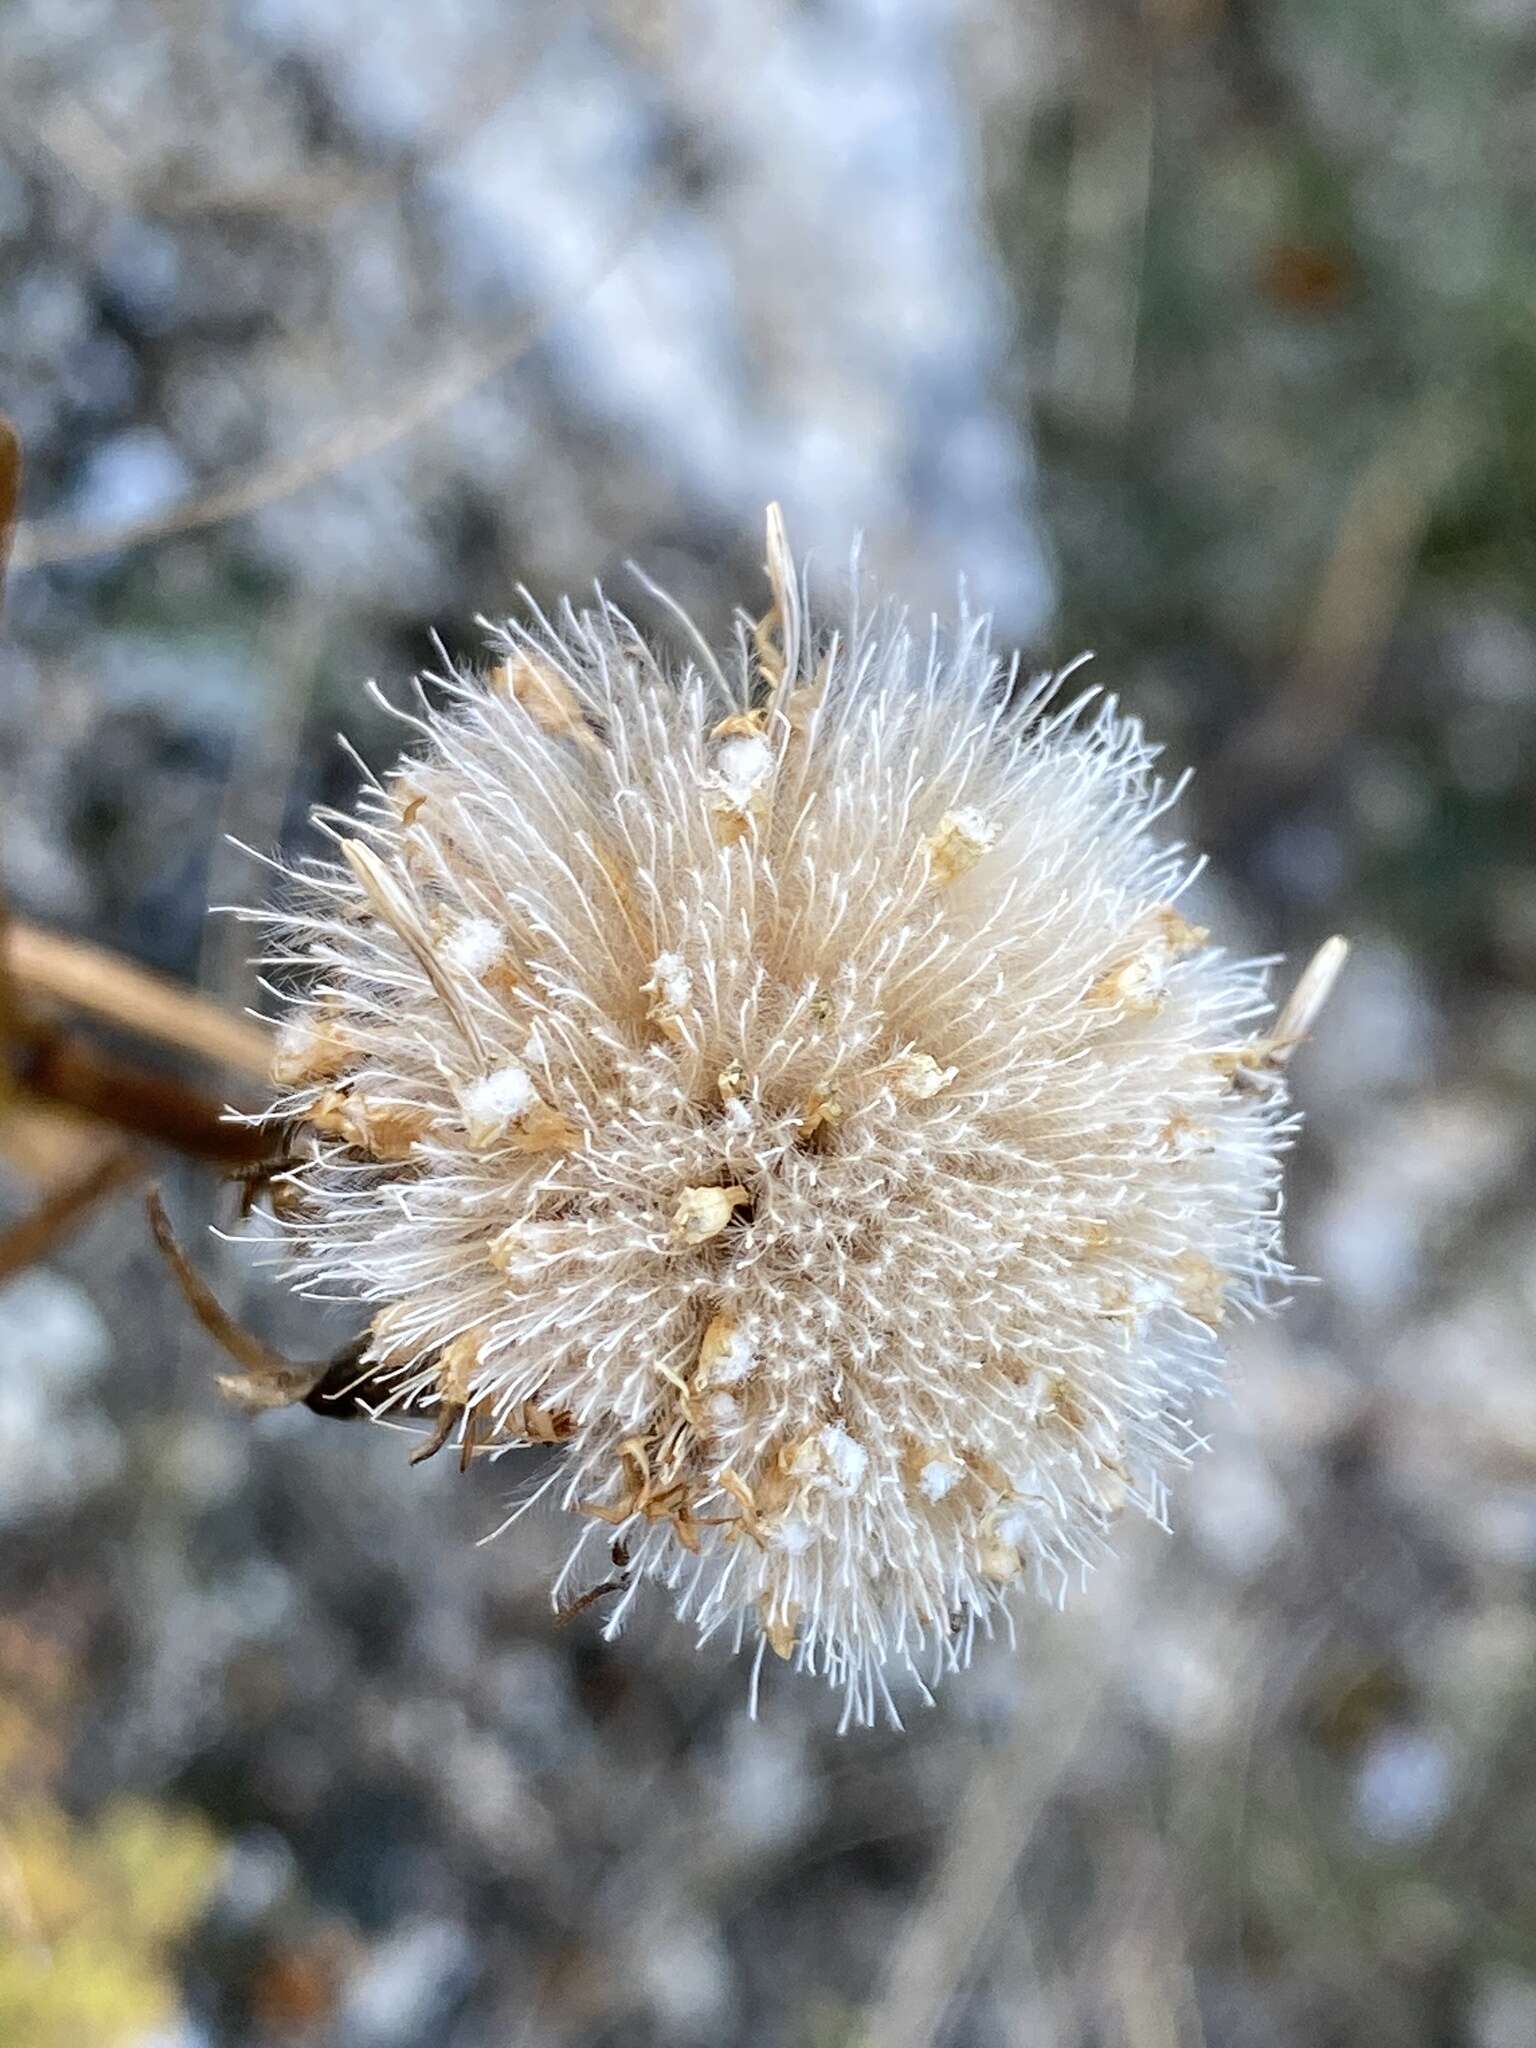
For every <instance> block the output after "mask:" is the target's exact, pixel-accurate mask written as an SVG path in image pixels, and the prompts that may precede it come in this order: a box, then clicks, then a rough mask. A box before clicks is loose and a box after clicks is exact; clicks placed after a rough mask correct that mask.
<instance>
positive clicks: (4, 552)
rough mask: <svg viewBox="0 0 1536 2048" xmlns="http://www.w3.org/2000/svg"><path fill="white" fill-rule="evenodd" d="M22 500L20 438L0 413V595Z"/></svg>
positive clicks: (2, 590) (3, 585)
mask: <svg viewBox="0 0 1536 2048" xmlns="http://www.w3.org/2000/svg"><path fill="white" fill-rule="evenodd" d="M20 503H21V438H20V436H19V435H18V434H17V432H16V429H15V428H14V427H13V426H12V425H11V423H10V421H9V420H8V419H7V418H6V416H5V414H4V413H3V412H0V594H3V592H4V589H5V571H6V567H7V564H8V563H9V562H10V559H11V543H12V541H13V540H14V539H15V537H16V508H17V506H18V505H19V504H20Z"/></svg>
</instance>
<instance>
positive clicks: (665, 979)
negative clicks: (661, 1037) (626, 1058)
mask: <svg viewBox="0 0 1536 2048" xmlns="http://www.w3.org/2000/svg"><path fill="white" fill-rule="evenodd" d="M640 993H641V994H642V995H644V996H650V997H651V998H652V1001H651V1005H650V1008H649V1009H648V1010H647V1011H646V1013H645V1015H646V1021H647V1022H648V1023H651V1024H654V1025H655V1026H656V1028H657V1030H658V1031H661V1032H662V1033H664V1034H665V1036H666V1037H668V1038H670V1039H672V1040H674V1041H681V1039H682V1038H683V1037H684V1035H685V1033H684V1027H683V1022H682V1012H683V1009H684V1007H685V1006H686V1005H687V1004H688V1003H689V1002H690V1001H691V1000H692V996H693V976H692V974H690V972H689V971H688V966H687V963H686V962H685V961H684V960H683V958H682V955H681V954H679V953H662V954H659V955H658V956H657V958H656V959H655V960H654V961H653V962H652V965H651V978H650V980H649V981H646V982H642V983H641V985H640Z"/></svg>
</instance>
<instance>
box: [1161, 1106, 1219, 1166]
mask: <svg viewBox="0 0 1536 2048" xmlns="http://www.w3.org/2000/svg"><path fill="white" fill-rule="evenodd" d="M1157 1142H1158V1145H1159V1147H1160V1149H1161V1150H1162V1151H1163V1152H1165V1153H1166V1154H1167V1156H1168V1157H1169V1158H1170V1159H1198V1158H1200V1157H1201V1156H1202V1155H1203V1154H1204V1153H1207V1152H1214V1151H1215V1149H1216V1138H1215V1134H1214V1132H1213V1131H1212V1129H1211V1127H1210V1125H1209V1124H1203V1123H1200V1122H1199V1121H1198V1120H1197V1119H1196V1118H1195V1117H1192V1116H1190V1115H1189V1114H1188V1113H1187V1111H1185V1110H1182V1109H1176V1110H1175V1111H1174V1113H1173V1115H1172V1116H1171V1117H1169V1119H1168V1121H1167V1123H1165V1124H1164V1125H1163V1127H1162V1129H1161V1130H1160V1131H1159V1132H1158V1134H1157Z"/></svg>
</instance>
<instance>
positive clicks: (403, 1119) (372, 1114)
mask: <svg viewBox="0 0 1536 2048" xmlns="http://www.w3.org/2000/svg"><path fill="white" fill-rule="evenodd" d="M304 1114H305V1117H306V1119H307V1121H308V1122H309V1123H311V1124H312V1125H313V1126H314V1128H315V1129H316V1130H317V1131H324V1132H326V1133H327V1134H328V1135H329V1136H331V1137H335V1138H342V1139H344V1140H345V1141H346V1143H347V1144H349V1145H353V1146H355V1147H356V1148H357V1150H358V1151H359V1152H366V1153H368V1154H369V1155H370V1157H371V1158H374V1159H409V1158H410V1156H411V1151H412V1148H413V1147H414V1145H415V1144H416V1141H417V1139H418V1138H424V1137H425V1136H426V1135H427V1133H428V1132H429V1131H430V1130H431V1129H432V1127H433V1125H434V1123H435V1122H436V1118H435V1116H434V1114H433V1112H432V1111H431V1110H429V1109H423V1108H422V1107H421V1105H420V1104H419V1103H413V1102H376V1101H371V1100H370V1099H369V1098H368V1097H367V1096H366V1095H364V1094H362V1093H361V1092H360V1091H359V1090H357V1089H353V1090H351V1091H350V1092H348V1091H344V1090H342V1089H339V1088H327V1090H326V1091H325V1093H324V1094H323V1095H322V1096H321V1097H320V1099H319V1101H318V1102H316V1103H315V1104H314V1105H313V1107H312V1108H310V1109H307V1110H306V1111H305V1112H304Z"/></svg>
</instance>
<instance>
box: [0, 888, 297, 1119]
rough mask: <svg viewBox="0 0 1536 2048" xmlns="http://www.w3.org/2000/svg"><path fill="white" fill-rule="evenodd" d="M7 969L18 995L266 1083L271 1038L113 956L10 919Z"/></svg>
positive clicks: (245, 1020) (265, 1031) (250, 1022)
mask: <svg viewBox="0 0 1536 2048" xmlns="http://www.w3.org/2000/svg"><path fill="white" fill-rule="evenodd" d="M6 963H7V966H8V968H9V972H10V978H11V980H12V982H13V983H14V984H15V986H16V987H17V988H18V989H19V990H20V991H21V993H22V994H23V995H26V996H34V997H35V996H45V997H51V998H52V999H53V1000H54V1001H56V1002H61V1003H67V1004H69V1005H70V1007H71V1008H73V1009H77V1010H85V1011H88V1012H89V1013H90V1015H92V1016H94V1017H101V1018H103V1019H105V1020H106V1021H107V1022H108V1023H111V1024H118V1025H121V1026H122V1027H123V1028H124V1029H125V1030H127V1031H132V1032H134V1033H136V1034H137V1035H138V1036H139V1037H141V1038H153V1039H156V1040H158V1041H159V1043H160V1044H162V1045H173V1046H175V1047H177V1049H178V1050H179V1051H182V1052H190V1053H195V1054H196V1055H197V1057H198V1058H199V1059H206V1060H212V1061H215V1062H216V1063H217V1064H218V1065H220V1066H223V1067H228V1068H229V1069H230V1070H231V1071H232V1072H234V1073H238V1074H243V1075H245V1076H247V1077H248V1078H249V1079H251V1080H253V1081H259V1082H265V1081H266V1079H267V1078H268V1070H269V1068H270V1066H271V1061H272V1034H271V1032H270V1031H269V1030H268V1029H267V1028H266V1027H265V1026H264V1025H261V1024H258V1023H257V1022H256V1021H255V1020H254V1019H253V1018H249V1017H236V1016H233V1015H232V1014H231V1013H230V1012H229V1011H228V1010H225V1009H223V1008H221V1006H220V1005H219V1004H217V1003H212V1002H210V1001H209V1000H208V998H207V997H206V996H200V995H198V994H196V993H195V992H194V991H193V990H191V989H186V988H180V987H178V986H177V984H176V983H175V982H173V981H168V980H167V979H166V978H165V977H164V976H163V975H159V974H152V973H151V972H150V971H149V970H148V968H144V967H140V966H138V965H136V964H135V963H134V962H133V961H131V960H124V959H122V958H121V957H120V956H119V955H118V954H116V953H109V952H107V951H106V950H105V949H104V948H102V947H100V946H92V945H88V944H87V943H86V942H85V941H84V940H82V939H71V938H65V937H63V936H62V935H61V934H59V933H58V932H49V931H43V930H41V929H40V928H39V927H38V926H37V925H35V924H28V923H27V922H26V921H25V920H24V919H21V918H13V919H12V920H11V922H10V925H9V927H8V943H7V945H6Z"/></svg>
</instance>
